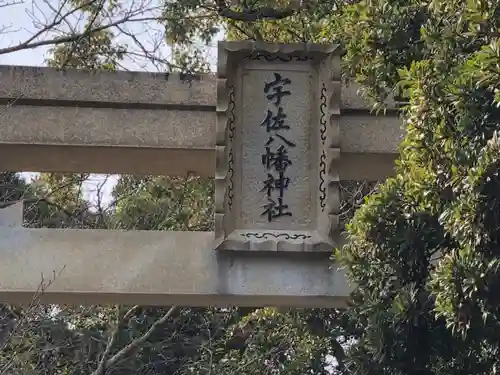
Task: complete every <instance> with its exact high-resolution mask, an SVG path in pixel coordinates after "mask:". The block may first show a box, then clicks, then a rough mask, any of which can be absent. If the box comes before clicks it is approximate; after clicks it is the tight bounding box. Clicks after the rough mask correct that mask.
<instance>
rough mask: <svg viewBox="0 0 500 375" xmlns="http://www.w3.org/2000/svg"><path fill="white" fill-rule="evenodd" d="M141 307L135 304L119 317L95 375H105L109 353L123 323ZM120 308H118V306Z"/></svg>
mask: <svg viewBox="0 0 500 375" xmlns="http://www.w3.org/2000/svg"><path fill="white" fill-rule="evenodd" d="M138 308H139V305H135V306H133V307H132V308H131V309H130V310H128V311H127V312H126V313H125V315H124V316H123V318H121V319H120V318H119V317H118V321H117V323H116V327H115V329H114V330H113V333H112V334H111V336H110V337H109V341H108V344H107V346H106V349H105V350H104V353H103V354H102V357H101V360H100V361H99V365H98V366H97V370H95V372H94V375H104V373H105V371H106V368H107V362H108V358H109V354H110V353H111V349H112V348H113V346H114V344H115V341H116V339H117V338H118V334H119V333H120V329H121V328H122V327H123V324H124V323H126V322H128V321H129V319H130V318H131V317H132V315H134V314H135V312H136V311H137V309H138ZM117 310H118V308H117Z"/></svg>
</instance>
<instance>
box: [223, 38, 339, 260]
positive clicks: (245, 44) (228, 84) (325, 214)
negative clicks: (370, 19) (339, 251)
mask: <svg viewBox="0 0 500 375" xmlns="http://www.w3.org/2000/svg"><path fill="white" fill-rule="evenodd" d="M262 55H264V56H265V58H266V60H267V61H272V60H280V61H283V62H288V61H292V60H294V59H295V60H298V61H307V60H315V62H318V63H319V65H318V66H319V70H318V72H317V74H318V81H319V82H321V89H320V90H319V97H318V99H319V100H318V101H319V108H318V110H319V117H320V118H319V119H318V120H319V122H320V124H319V143H318V145H319V146H320V150H319V152H318V153H319V160H318V163H319V169H318V170H319V176H318V181H319V186H318V189H319V202H316V204H317V205H318V210H319V215H318V217H317V219H316V220H317V223H316V229H315V230H305V231H302V230H290V231H282V230H281V231H277V230H233V231H230V232H229V233H226V227H225V223H226V214H227V212H228V211H230V210H231V209H232V204H233V198H234V182H233V176H234V155H233V139H234V131H235V120H236V117H235V116H236V113H235V106H236V101H235V90H234V87H235V86H234V85H235V82H234V81H235V79H236V78H235V74H236V71H237V69H238V64H237V62H238V60H242V59H245V58H250V59H254V58H257V59H258V58H259V56H262ZM216 92H217V102H216V136H215V138H216V142H215V144H216V146H215V150H216V157H215V158H216V160H215V161H216V171H215V249H216V250H226V251H227V250H229V251H263V252H276V251H279V252H304V251H313V252H331V251H332V250H333V248H334V247H335V245H337V244H339V240H340V217H339V215H340V177H339V162H340V121H339V117H340V103H341V99H340V95H341V57H340V49H339V46H338V45H335V44H312V43H291V44H278V43H267V42H254V41H241V42H233V41H221V42H219V43H218V57H217V74H216Z"/></svg>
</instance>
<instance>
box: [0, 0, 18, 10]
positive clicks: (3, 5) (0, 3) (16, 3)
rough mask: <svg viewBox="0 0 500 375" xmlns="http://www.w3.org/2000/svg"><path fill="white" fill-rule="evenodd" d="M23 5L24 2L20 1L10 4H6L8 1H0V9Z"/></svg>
mask: <svg viewBox="0 0 500 375" xmlns="http://www.w3.org/2000/svg"><path fill="white" fill-rule="evenodd" d="M22 3H24V1H22V0H19V1H11V2H8V1H0V9H2V8H7V7H11V6H13V5H19V4H22Z"/></svg>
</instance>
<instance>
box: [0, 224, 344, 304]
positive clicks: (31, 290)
mask: <svg viewBox="0 0 500 375" xmlns="http://www.w3.org/2000/svg"><path fill="white" fill-rule="evenodd" d="M213 241H214V234H213V233H210V232H160V231H114V230H78V229H65V230H60V229H27V228H0V275H1V277H0V302H10V303H24V302H30V301H31V300H32V299H33V296H34V295H35V294H37V291H40V290H41V289H43V293H42V295H41V297H42V301H44V302H47V303H82V304H99V303H119V304H145V305H170V304H177V305H184V306H207V305H219V306H229V305H239V306H293V307H333V308H335V307H342V306H344V305H345V301H346V297H347V295H348V293H349V291H350V287H349V286H348V284H347V282H346V280H345V276H344V273H343V272H342V271H341V270H339V269H337V267H335V266H334V267H331V263H330V262H329V260H328V258H327V257H325V255H326V256H328V254H324V253H323V254H314V253H296V254H286V256H283V254H278V253H276V254H269V253H268V254H257V253H250V254H242V253H236V252H226V253H221V252H217V251H214V250H213V249H214V244H213ZM48 284H50V285H48ZM42 285H43V287H42V288H41V286H42ZM47 285H48V286H47Z"/></svg>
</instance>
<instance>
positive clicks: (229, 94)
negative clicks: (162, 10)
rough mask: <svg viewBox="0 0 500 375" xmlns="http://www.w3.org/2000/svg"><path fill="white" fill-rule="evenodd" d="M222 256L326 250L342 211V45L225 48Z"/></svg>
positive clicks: (221, 77) (220, 89) (219, 174)
mask: <svg viewBox="0 0 500 375" xmlns="http://www.w3.org/2000/svg"><path fill="white" fill-rule="evenodd" d="M218 59H219V64H218V71H217V74H218V82H217V100H218V103H217V137H216V148H217V152H216V158H217V164H216V235H217V237H218V240H220V241H221V243H220V245H219V246H218V249H220V250H231V251H235V250H241V251H281V252H283V251H287V252H288V251H328V252H330V251H331V250H332V247H333V246H334V245H335V243H336V242H337V241H338V235H339V232H338V231H339V224H338V223H339V222H338V213H339V210H340V199H339V185H338V184H339V181H340V179H339V168H338V165H339V157H340V148H339V147H340V130H339V121H338V118H339V116H340V86H341V84H340V57H339V55H338V53H337V52H336V47H335V46H328V45H314V44H308V45H304V44H289V45H277V44H272V43H252V42H242V43H236V42H224V43H220V44H219V56H218Z"/></svg>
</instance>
